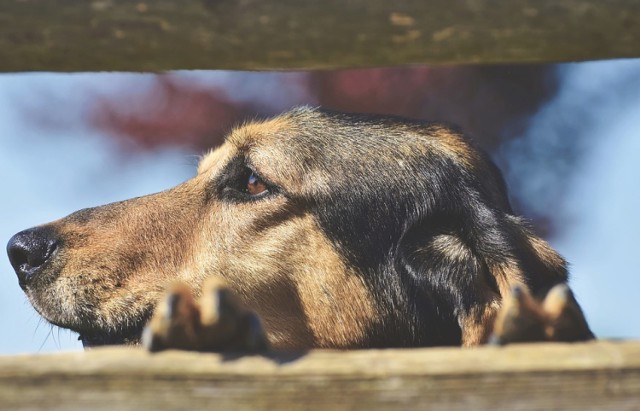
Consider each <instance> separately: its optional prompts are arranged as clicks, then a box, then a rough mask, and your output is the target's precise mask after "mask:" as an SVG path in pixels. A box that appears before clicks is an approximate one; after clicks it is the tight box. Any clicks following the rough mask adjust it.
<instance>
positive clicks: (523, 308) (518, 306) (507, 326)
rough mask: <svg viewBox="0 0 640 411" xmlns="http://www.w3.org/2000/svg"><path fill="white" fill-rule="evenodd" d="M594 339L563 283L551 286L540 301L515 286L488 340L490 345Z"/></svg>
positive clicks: (523, 289)
mask: <svg viewBox="0 0 640 411" xmlns="http://www.w3.org/2000/svg"><path fill="white" fill-rule="evenodd" d="M593 338H595V337H594V335H593V333H592V332H591V330H590V329H589V326H588V324H587V321H586V319H585V317H584V314H583V313H582V310H581V309H580V306H579V305H578V302H577V301H576V300H575V298H574V296H573V293H572V292H571V290H570V289H569V287H568V286H567V285H566V284H558V285H556V286H554V287H553V288H552V289H551V290H550V291H549V292H548V293H547V295H546V296H545V298H544V300H543V301H542V302H539V301H537V300H536V299H535V298H534V297H533V296H531V294H530V293H529V291H528V290H527V289H526V287H523V286H516V287H514V288H513V289H512V290H511V294H510V295H509V296H507V297H505V299H504V302H503V306H502V308H501V310H500V312H499V314H498V317H497V318H496V321H495V323H494V328H493V333H492V335H491V338H490V340H489V342H490V343H493V344H500V345H503V344H510V343H518V342H539V341H555V342H576V341H587V340H591V339H593Z"/></svg>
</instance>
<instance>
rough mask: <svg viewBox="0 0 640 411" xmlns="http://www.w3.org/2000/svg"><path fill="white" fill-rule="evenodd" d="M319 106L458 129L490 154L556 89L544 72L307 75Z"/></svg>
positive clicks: (417, 70)
mask: <svg viewBox="0 0 640 411" xmlns="http://www.w3.org/2000/svg"><path fill="white" fill-rule="evenodd" d="M312 78H313V80H312V82H311V84H312V88H313V92H314V93H315V94H316V95H317V96H318V100H319V102H320V104H321V105H322V106H325V107H330V108H334V109H336V110H341V111H355V112H368V113H379V114H394V115H400V116H407V117H413V118H420V119H425V120H433V121H443V122H448V123H453V124H455V125H457V126H459V127H460V128H461V129H462V130H463V131H465V132H466V133H467V134H469V135H471V136H474V137H475V138H476V139H478V140H481V141H482V143H483V145H484V146H485V147H487V148H493V147H495V146H496V145H497V144H498V143H500V142H501V141H502V140H503V139H505V138H509V137H513V135H514V134H516V133H518V132H520V131H521V129H522V127H524V123H525V122H526V119H527V118H528V116H530V115H531V114H532V113H533V112H535V110H536V109H537V108H538V107H539V106H540V105H541V104H542V103H544V102H545V101H546V100H547V99H549V98H550V97H551V96H552V95H553V94H554V93H555V90H556V88H557V83H556V80H555V76H554V74H553V69H552V68H551V67H549V66H517V67H513V66H456V67H447V66H433V67H414V68H381V69H358V70H343V71H333V72H319V73H315V74H313V75H312Z"/></svg>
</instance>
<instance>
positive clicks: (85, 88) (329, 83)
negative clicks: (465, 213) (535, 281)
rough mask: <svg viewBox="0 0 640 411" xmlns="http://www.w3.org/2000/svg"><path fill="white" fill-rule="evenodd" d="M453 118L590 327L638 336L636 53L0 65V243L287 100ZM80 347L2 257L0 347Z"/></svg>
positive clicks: (166, 178) (171, 173)
mask: <svg viewBox="0 0 640 411" xmlns="http://www.w3.org/2000/svg"><path fill="white" fill-rule="evenodd" d="M303 104H308V105H313V106H323V107H328V108H333V109H337V110H343V111H352V112H370V113H384V114H396V115H403V116H408V117H413V118H421V119H429V120H437V121H445V122H449V123H453V124H456V125H458V126H460V127H461V128H462V129H463V130H464V131H465V132H466V133H467V135H469V136H471V137H472V138H473V139H474V140H476V141H477V142H478V143H479V144H480V145H481V146H483V147H484V148H485V149H486V150H487V151H488V152H489V153H491V155H492V156H493V158H494V159H495V161H496V162H497V163H498V165H499V166H500V168H501V169H502V170H503V172H504V174H505V177H506V179H507V183H508V185H509V187H510V190H511V196H512V202H513V205H514V207H515V209H516V210H517V211H518V212H519V213H521V214H524V215H525V216H527V217H528V218H529V219H531V220H532V222H533V223H534V226H535V228H536V230H537V232H538V233H540V234H541V235H543V236H544V237H545V238H547V239H548V240H549V241H550V242H551V243H552V244H553V245H554V246H555V247H556V248H557V249H558V250H559V251H560V252H561V253H562V254H563V255H564V256H565V258H567V259H568V260H569V262H570V263H571V272H572V279H571V283H572V285H573V288H574V291H575V293H576V294H577V297H578V299H579V301H580V302H581V303H582V304H583V307H584V308H585V311H586V314H587V317H588V319H589V320H590V322H591V325H592V328H593V329H594V331H595V332H596V334H597V335H598V336H600V337H625V338H629V337H632V338H637V337H640V316H637V315H635V314H636V312H637V310H638V306H637V303H635V298H636V292H635V289H636V288H638V287H640V269H638V266H637V265H636V264H638V263H637V261H636V253H637V252H638V251H637V248H638V247H639V245H640V217H638V211H637V208H638V207H639V206H640V183H639V182H638V180H640V60H616V61H604V62H586V63H576V64H562V65H544V66H543V65H536V66H527V65H518V66H452V67H448V66H417V67H410V68H384V69H362V70H341V71H323V72H278V73H247V72H224V71H215V72H211V71H203V72H174V73H169V74H163V75H153V74H122V73H113V74H111V73H87V74H47V73H38V74H3V75H0V199H1V200H0V243H2V244H6V242H7V241H8V239H9V238H10V237H11V236H12V235H13V234H14V233H16V232H18V231H20V230H22V229H25V228H28V227H31V226H33V225H36V224H41V223H44V222H47V221H50V220H53V219H57V218H60V217H62V216H65V215H67V214H69V213H71V212H73V211H75V210H77V209H80V208H83V207H90V206H95V205H99V204H103V203H107V202H112V201H117V200H121V199H125V198H128V197H133V196H138V195H144V194H148V193H151V192H156V191H160V190H163V189H166V188H169V187H171V186H173V185H176V184H178V183H180V182H182V181H184V180H186V179H188V178H190V177H191V176H193V175H194V173H195V168H196V164H197V160H198V154H200V153H202V152H203V151H204V150H206V149H207V148H209V147H212V146H215V145H217V144H219V143H220V142H221V141H222V139H223V137H224V134H225V132H226V131H228V130H229V129H230V128H231V127H233V125H235V124H238V123H239V122H242V121H243V120H246V119H252V118H262V117H266V116H271V115H274V114H277V113H280V112H282V111H285V110H287V109H289V108H291V107H293V106H296V105H303ZM69 349H74V350H79V349H81V344H80V343H79V342H78V341H77V335H75V334H74V333H71V332H69V331H66V330H60V329H58V328H55V327H52V326H50V325H48V324H47V323H46V322H45V321H43V320H41V319H40V318H39V316H38V315H37V314H36V313H35V311H34V310H33V309H32V308H31V306H30V305H29V303H28V302H27V300H26V298H25V297H24V295H23V293H22V291H21V290H20V288H19V287H18V282H17V279H16V277H15V274H14V273H13V270H12V269H11V267H10V265H9V262H8V259H7V257H6V255H5V254H4V253H3V254H2V256H0V354H8V353H19V352H49V351H57V350H69Z"/></svg>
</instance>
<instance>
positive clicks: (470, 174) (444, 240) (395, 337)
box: [8, 107, 593, 351]
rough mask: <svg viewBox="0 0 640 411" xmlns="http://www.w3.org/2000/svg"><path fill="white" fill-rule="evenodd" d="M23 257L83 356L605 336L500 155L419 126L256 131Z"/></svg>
mask: <svg viewBox="0 0 640 411" xmlns="http://www.w3.org/2000/svg"><path fill="white" fill-rule="evenodd" d="M8 254H9V258H10V261H11V264H12V265H13V267H14V269H15V271H16V273H17V276H18V279H19V283H20V286H21V287H22V289H23V290H24V291H25V293H26V294H27V296H28V298H29V300H30V302H31V304H32V305H33V307H34V308H35V309H36V310H37V312H38V313H39V314H41V315H42V316H43V317H44V318H45V319H46V320H47V321H49V322H50V323H52V324H54V325H57V326H60V327H63V328H68V329H71V330H73V331H76V332H78V333H79V334H80V339H81V340H82V341H83V344H84V346H85V347H92V346H98V345H105V344H137V343H139V342H140V341H141V338H142V335H143V329H144V328H145V324H147V323H149V326H148V327H147V328H146V330H145V331H144V340H145V342H146V345H147V347H148V348H149V349H151V350H154V351H155V350H160V349H165V348H181V349H194V350H201V351H219V350H227V349H240V350H261V349H266V348H267V347H269V348H271V349H277V350H306V349H311V348H338V349H355V348H373V347H427V346H440V345H462V346H475V345H479V344H483V343H486V342H487V341H489V340H493V341H497V342H501V343H506V342H516V341H531V340H534V341H538V340H540V341H542V340H551V341H554V340H561V341H580V340H587V339H590V338H593V334H592V333H591V331H590V330H589V327H588V325H587V323H586V321H585V320H584V316H583V314H582V311H581V310H580V307H579V306H578V304H577V302H576V301H575V299H574V298H573V295H572V294H571V291H570V290H569V288H568V287H567V286H566V282H567V267H566V263H565V261H564V260H563V259H562V258H561V257H560V256H559V255H558V253H556V252H555V251H554V250H553V249H552V248H551V247H550V246H549V245H548V244H547V243H546V242H545V241H544V240H543V239H541V238H540V237H538V236H536V235H535V234H534V233H533V231H532V230H531V229H530V228H529V226H528V225H527V223H526V221H525V220H524V219H523V218H521V217H518V216H516V215H515V214H514V212H513V210H512V209H511V206H510V204H509V199H508V194H507V189H506V185H505V182H504V180H503V178H502V175H501V173H500V171H499V170H498V168H497V167H496V166H495V165H494V163H493V162H492V161H491V159H490V158H489V157H488V155H487V154H485V153H484V152H483V151H482V150H480V149H478V148H477V147H476V146H475V145H474V144H473V143H472V142H471V141H470V140H468V139H466V138H465V137H463V135H462V134H461V133H460V132H459V131H457V130H456V129H454V128H452V127H449V126H445V125H442V124H436V123H428V122H420V121H413V120H408V119H403V118H396V117H384V116H373V115H359V114H345V113H337V112H331V111H326V110H321V109H316V108H309V107H303V108H298V109H294V110H292V111H290V112H288V113H285V114H283V115H280V116H278V117H275V118H272V119H269V120H265V121H260V122H252V123H247V124H245V125H243V126H240V127H238V128H236V129H234V130H233V131H231V132H230V133H229V135H228V136H227V139H226V142H225V143H224V144H223V145H222V146H220V147H219V148H217V149H215V150H213V151H211V152H210V153H208V154H207V155H205V156H204V157H203V158H202V159H201V161H200V163H199V166H198V171H197V175H196V176H195V177H193V178H192V179H190V180H188V181H186V182H184V183H182V184H180V185H178V186H176V187H174V188H172V189H169V190H167V191H164V192H160V193H157V194H153V195H149V196H145V197H139V198H134V199H130V200H126V201H123V202H118V203H113V204H108V205H104V206H101V207H96V208H89V209H83V210H80V211H77V212H75V213H73V214H71V215H69V216H67V217H66V218H63V219H61V220H58V221H54V222H52V223H49V224H46V225H42V226H38V227H35V228H31V229H28V230H25V231H22V232H20V233H18V234H16V235H15V236H14V237H12V239H11V240H10V241H9V244H8ZM549 290H552V291H551V292H549ZM156 306H157V308H155V307H156ZM154 312H155V314H154ZM492 335H493V337H492Z"/></svg>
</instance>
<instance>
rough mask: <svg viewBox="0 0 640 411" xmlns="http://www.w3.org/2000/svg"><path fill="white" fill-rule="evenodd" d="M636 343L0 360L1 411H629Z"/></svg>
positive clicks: (102, 352)
mask: <svg viewBox="0 0 640 411" xmlns="http://www.w3.org/2000/svg"><path fill="white" fill-rule="evenodd" d="M639 407H640V342H608V341H600V342H591V343H583V344H530V345H519V346H508V347H505V348H498V347H482V348H476V349H460V348H433V349H404V350H363V351H346V352H338V351H313V352H309V353H306V354H305V353H300V354H278V355H273V356H268V357H260V356H249V357H234V356H223V355H216V354H198V353H188V352H177V351H170V352H165V353H160V354H149V353H146V352H144V351H142V350H139V349H126V348H105V349H95V350H92V351H88V352H76V353H64V354H52V355H32V356H16V357H0V409H2V410H34V409H47V410H68V411H73V410H79V411H86V410H109V411H113V410H136V411H139V410H146V409H148V410H159V411H162V410H169V409H181V410H196V409H216V410H224V409H233V410H242V409H253V410H260V409H264V410H285V409H286V410H289V409H309V408H313V409H318V410H343V409H365V410H375V409H382V408H385V409H394V410H403V409H407V410H413V409H427V408H428V409H430V410H470V409H473V410H479V411H483V410H491V411H496V410H513V409H518V410H534V409H535V410H551V409H553V410H580V411H587V410H632V409H638V408H639Z"/></svg>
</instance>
